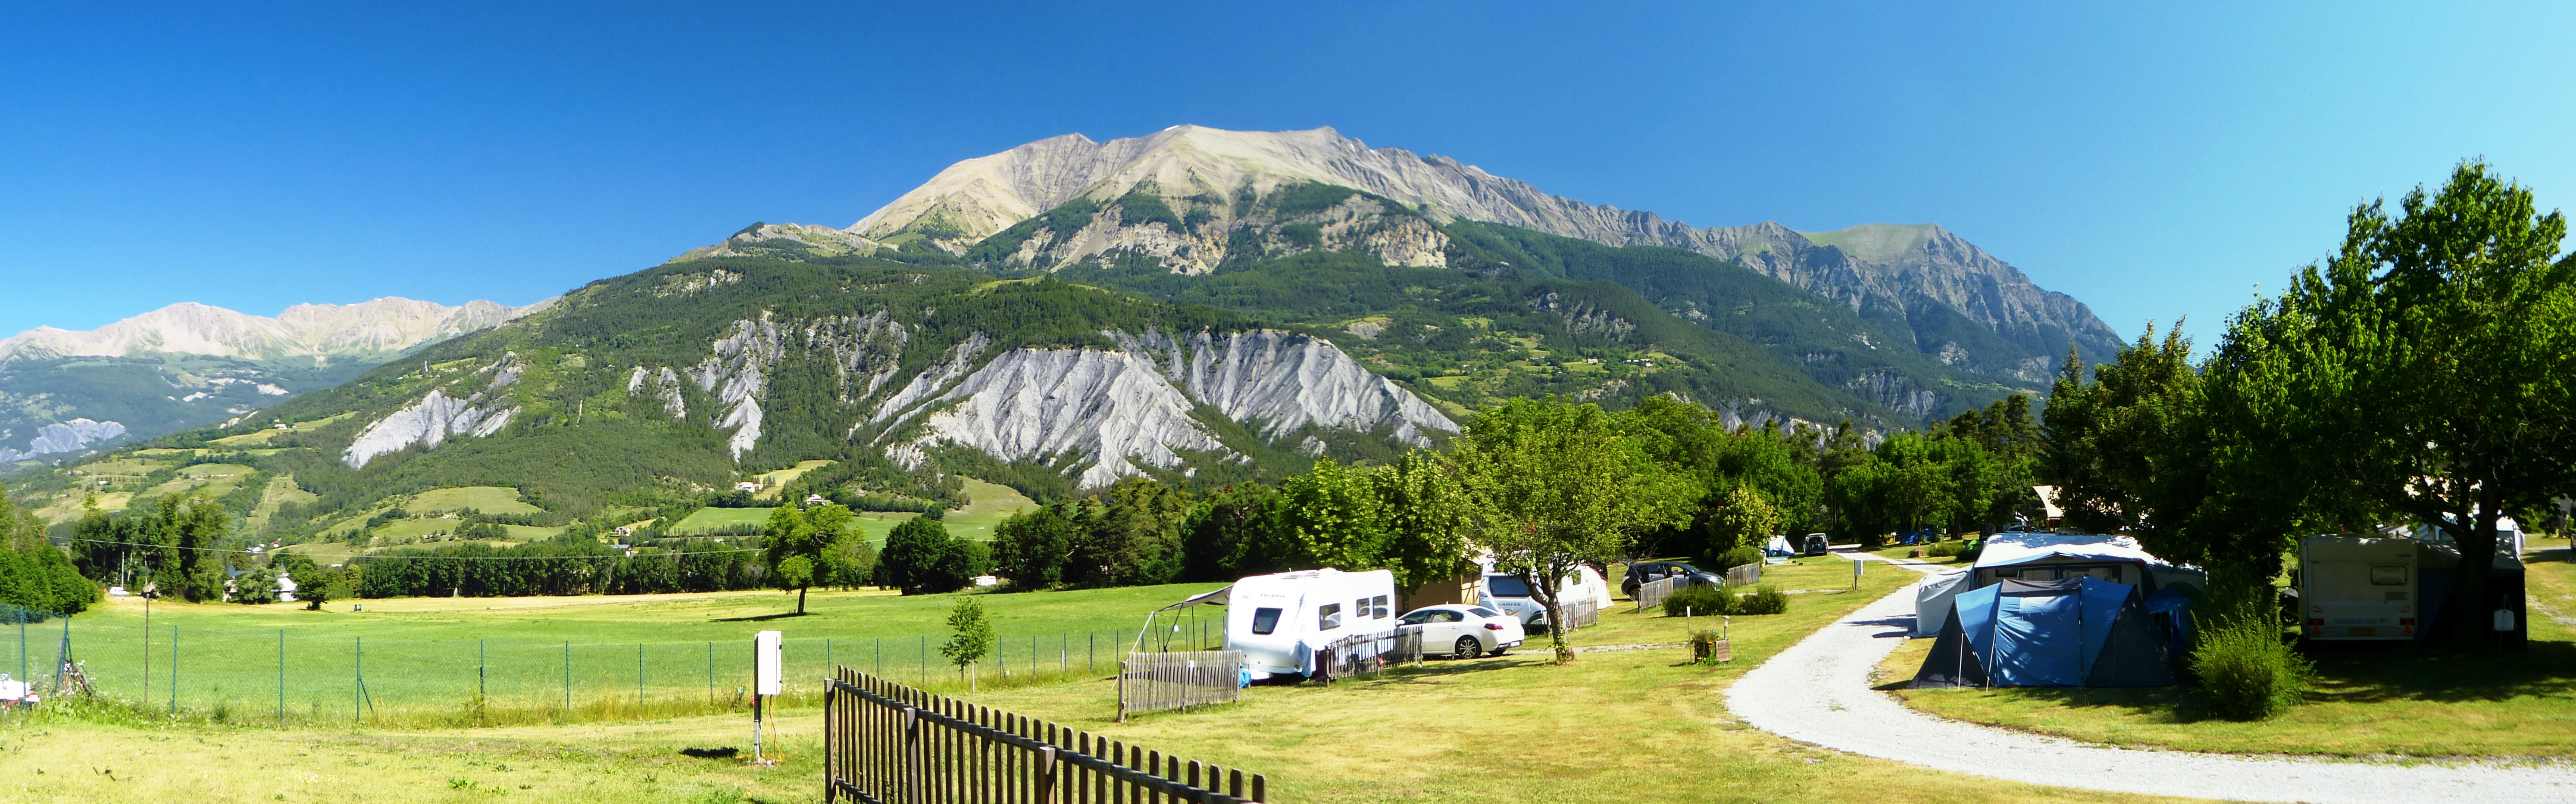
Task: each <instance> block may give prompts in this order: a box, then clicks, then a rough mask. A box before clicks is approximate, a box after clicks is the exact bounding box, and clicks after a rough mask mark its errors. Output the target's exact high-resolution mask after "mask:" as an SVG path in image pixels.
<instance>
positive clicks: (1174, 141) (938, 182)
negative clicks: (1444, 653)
mask: <svg viewBox="0 0 2576 804" xmlns="http://www.w3.org/2000/svg"><path fill="white" fill-rule="evenodd" d="M1301 183H1312V184H1321V185H1330V186H1338V187H1347V188H1352V189H1356V190H1360V191H1363V192H1366V193H1369V194H1371V195H1373V196H1377V197H1381V198H1385V199H1390V200H1392V201H1395V202H1397V203H1400V204H1403V205H1406V206H1408V207H1411V208H1414V209H1417V210H1419V211H1420V213H1421V214H1422V216H1423V217H1424V218H1425V219H1426V220H1427V221H1428V222H1429V223H1431V224H1435V225H1445V224H1447V223H1449V222H1451V221H1454V220H1461V219H1463V220H1471V221H1480V222H1486V223H1497V224H1503V225H1506V226H1511V227H1516V228H1521V229H1529V230H1533V231H1538V232H1545V233H1548V234H1553V235H1558V236H1562V237H1571V238H1577V239H1582V240H1589V241H1592V242H1596V243H1601V244H1605V245H1611V246H1669V247H1674V248H1681V249H1685V250H1689V251H1693V252H1697V253H1700V254H1704V255H1707V256H1710V257H1714V258H1717V259H1720V260H1726V261H1732V262H1737V263H1739V264H1741V265H1744V266H1746V267H1748V268H1751V269H1753V270H1755V271H1759V272H1761V273H1764V274H1767V275H1769V276H1772V277H1774V278H1777V279H1780V280H1783V281H1786V282H1788V283H1790V284H1792V285H1796V286H1798V287H1800V288H1803V289H1805V290H1807V291H1809V292H1812V293H1815V294H1816V295H1819V296H1822V297H1825V298H1827V299H1830V300H1832V301H1834V302H1835V303H1838V304H1841V305H1843V306H1844V307H1845V308H1847V309H1849V310H1851V311H1852V312H1854V313H1856V314H1858V315H1861V316H1863V317H1864V318H1867V319H1870V320H1873V321H1877V322H1881V323H1882V324H1884V325H1886V326H1887V328H1888V329H1889V330H1890V334H1892V335H1894V336H1895V337H1896V338H1898V339H1899V342H1900V343H1901V344H1902V345H1904V346H1906V347H1908V348H1912V349H1915V350H1917V351H1920V352H1923V353H1924V354H1927V355H1932V356H1934V357H1935V358H1936V359H1938V360H1940V361H1941V362H1942V363H1943V364H1945V365H1955V366H1960V367H1963V368H1966V369H1968V370H1971V371H1974V372H1977V373H1981V374H1987V375H1991V376H1996V377H2004V378H2011V379H2015V380H2020V381H2024V382H2044V381H2046V380H2047V379H2048V377H2049V374H2050V372H2051V371H2052V370H2053V369H2054V367H2055V365H2056V361H2057V360H2058V359H2060V358H2061V357H2063V356H2064V354H2065V351H2066V349H2067V348H2068V347H2069V346H2070V345H2072V346H2074V347H2076V348H2077V349H2078V350H2079V351H2081V352H2083V353H2084V354H2085V355H2086V356H2087V357H2088V358H2091V357H2097V356H2103V355H2107V354H2109V352H2110V351H2111V350H2114V349H2117V348H2118V346H2119V344H2120V337H2119V335H2118V333H2116V332H2114V331H2113V330H2112V329H2111V328H2110V327H2109V326H2107V325H2105V324H2103V323H2102V321H2101V320H2100V319H2099V318H2096V317H2095V316H2094V315H2093V313H2092V312H2091V310H2090V309H2088V308H2086V307H2085V306H2084V305H2083V304H2082V303H2081V302H2078V301H2076V300H2075V299H2074V298H2073V297H2070V296H2067V295H2065V294H2063V293H2056V292H2053V291H2049V290H2045V289H2043V288H2040V287H2039V286H2038V285H2037V284H2035V283H2033V282H2032V281H2031V280H2030V278H2029V277H2028V276H2027V275H2024V274H2023V273H2022V272H2021V271H2020V270H2019V269H2017V268H2015V267H2013V266H2012V265H2010V264H2008V263H2005V262H2004V261H2002V260H2000V259H1996V258H1995V257H1993V256H1992V255H1990V254H1987V253H1986V252H1985V251H1983V250H1981V249H1979V248H1977V247H1976V246H1975V245H1973V244H1970V243H1968V242H1967V241H1965V240H1962V239H1960V238H1959V237H1958V236H1956V235H1954V234H1951V233H1950V232H1948V231H1947V230H1944V229H1942V228H1941V227H1939V226H1938V225H1933V224H1925V225H1919V226H1889V225H1869V226H1859V227H1853V228H1851V229H1844V230H1840V231H1835V232H1817V233H1801V232H1795V231H1791V230H1789V229H1788V228H1787V227H1783V226H1780V225H1779V224H1776V223H1761V224H1755V225H1751V226H1738V227H1723V228H1706V229H1703V228H1697V227H1692V226H1689V225H1686V224H1682V223H1678V222H1673V221H1667V220H1664V219H1663V218H1662V217H1660V216H1658V215H1656V214H1655V213H1652V212H1643V211H1635V210H1624V209H1620V208H1617V207H1612V206H1602V205H1594V204H1587V203H1584V202H1581V201H1575V200H1572V199H1568V198H1564V197H1561V196H1556V195H1550V194H1548V193H1545V192H1542V191H1540V190H1539V189H1537V188H1535V187H1532V186H1530V185H1529V184H1528V183H1525V182H1521V181H1517V180H1513V179H1507V178H1502V177H1498V176H1495V175H1493V174H1490V173H1486V172H1485V171H1484V170H1482V169H1480V168H1477V167H1475V166H1473V165H1467V164H1463V163H1460V162H1458V161H1457V160H1454V159H1450V158H1447V157H1442V156H1436V155H1434V156H1418V155H1415V154H1414V153H1412V152H1410V151H1406V150H1402V149H1397V148H1370V147H1368V146H1367V145H1366V144H1364V143H1362V142H1360V141H1359V140H1356V139H1352V138H1348V137H1344V136H1341V135H1340V134H1339V133H1338V132H1335V131H1334V130H1333V129H1330V128H1318V129H1313V130H1308V131H1285V132H1246V131H1225V130H1220V129H1211V128H1203V127H1199V126H1175V127H1172V128H1168V129H1164V130H1162V131H1159V132H1156V133H1154V134H1151V135H1147V136H1144V137H1135V138H1127V139H1114V140H1110V141H1108V142H1094V141H1092V140H1091V139H1089V138H1087V137H1084V136H1082V135H1080V134H1067V135H1063V136H1059V137H1052V138H1048V139H1044V140H1039V141H1037V142H1033V143H1029V144H1027V145H1022V146H1020V147H1017V148H1013V149H1011V150H1008V151H1004V152H1001V153H998V154H993V155H990V156H983V157H977V158H974V159H968V160H965V161H963V162H959V163H957V164H955V165H951V166H949V167H948V168H947V169H946V170H942V171H940V172H939V173H938V174H937V175H935V176H933V177H931V179H930V180H929V181H928V182H925V183H924V184H922V185H921V186H920V187H917V188H915V189H913V190H912V191H911V192H908V193H905V194H904V195H903V196H901V197H899V198H896V199H895V200H894V201H893V202H892V203H888V204H886V205H885V206H884V207H882V208H880V209H878V210H877V211H875V212H873V213H870V214H869V215H868V216H867V217H865V218H862V219H860V220H859V221H858V222H857V223H856V224H854V225H852V226H850V227H849V228H848V229H846V230H839V231H838V232H837V234H838V235H842V236H855V237H858V238H865V239H868V240H871V241H874V242H880V243H884V244H888V245H896V246H900V245H901V244H902V243H903V242H905V241H906V240H907V239H908V238H913V237H918V238H924V239H927V240H928V241H929V242H931V243H932V244H935V245H937V246H939V247H941V248H945V249H947V250H949V251H951V252H954V253H960V254H962V253H965V252H966V250H967V249H969V248H971V247H973V246H975V245H976V244H978V243H980V242H982V241H984V240H986V239H987V238H989V237H991V236H993V235H995V234H998V233H1001V232H1003V231H1005V230H1007V229H1009V228H1011V227H1012V226H1014V225H1018V224H1021V223H1023V222H1025V221H1029V220H1032V219H1035V218H1038V217H1040V216H1042V215H1046V214H1050V212H1051V211H1053V210H1055V209H1057V208H1059V207H1062V206H1064V205H1066V204H1068V203H1071V202H1074V201H1076V200H1084V201H1088V202H1090V203H1092V204H1108V203H1111V202H1114V201H1115V200H1116V199H1118V198H1120V197H1123V196H1127V195H1129V194H1131V193H1134V192H1136V191H1138V189H1139V188H1144V189H1145V191H1146V192H1148V193H1151V194H1154V195H1157V196H1159V197H1161V198H1164V199H1172V198H1192V197H1195V198H1206V199H1212V200H1215V201H1218V202H1224V201H1228V200H1233V199H1237V198H1238V197H1239V196H1241V195H1242V194H1244V193H1246V192H1249V193H1251V194H1253V195H1268V194H1270V193H1272V192H1274V191H1276V190H1277V189H1279V188H1280V187H1283V186H1291V185H1296V184H1301ZM1223 206H1224V204H1223V203H1217V204H1211V205H1210V207H1211V208H1221V207H1223ZM816 228H820V227H816ZM1094 239H1095V240H1098V241H1099V242H1101V244H1102V245H1103V246H1104V247H1114V246H1117V245H1126V244H1125V243H1113V242H1111V241H1110V240H1107V239H1101V238H1094ZM1135 245H1141V246H1145V247H1148V248H1151V247H1152V245H1153V244H1150V243H1137V244H1135ZM1195 251H1196V253H1197V254H1198V255H1199V256H1198V257H1197V258H1196V259H1189V260H1183V261H1181V262H1182V263H1183V264H1181V265H1175V266H1174V267H1175V268H1176V269H1182V270H1188V269H1191V268H1202V267H1205V266H1208V265H1212V264H1214V263H1215V262H1218V261H1221V259H1217V258H1215V256H1216V255H1217V254H1221V253H1222V250H1221V249H1218V248H1209V247H1207V245H1205V244H1200V247H1199V248H1197V249H1196V250H1195Z"/></svg>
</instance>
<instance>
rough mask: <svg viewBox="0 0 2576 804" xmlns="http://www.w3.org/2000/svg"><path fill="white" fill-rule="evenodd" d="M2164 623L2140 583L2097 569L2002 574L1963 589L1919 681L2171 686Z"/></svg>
mask: <svg viewBox="0 0 2576 804" xmlns="http://www.w3.org/2000/svg"><path fill="white" fill-rule="evenodd" d="M2164 630H2165V629H2164V628H2162V627H2160V626H2159V625H2158V620H2157V618H2155V617H2154V616H2153V615H2151V614H2149V613H2148V612H2147V609H2146V606H2145V605H2144V603H2143V601H2142V600H2141V599H2140V598H2139V596H2138V590H2137V587H2134V586H2130V585H2128V584H2124V583H2113V582H2111V581H2105V580H2102V579H2099V578H2093V577H2089V576H2087V577H2077V578H2068V579H2065V580H2058V581H2019V580H2011V581H2003V582H2001V583H1996V584H1993V585H1990V586H1984V587H1979V588H1976V589H1970V590H1968V591H1965V592H1960V593H1959V594H1958V595H1957V596H1956V597H1954V598H1952V599H1951V612H1950V621H1949V622H1948V623H1945V624H1943V625H1942V627H1941V635H1940V637H1938V638H1937V639H1935V640H1934V641H1933V643H1932V654H1931V655H1930V656H1927V657H1925V658H1924V661H1923V669H1922V670H1921V671H1920V672H1917V673H1916V674H1915V677H1914V680H1915V686H1917V687H1955V686H1998V687H2079V686H2081V687H2140V686H2161V685H2165V684H2172V683H2174V681H2173V671H2172V669H2171V668H2170V667H2168V666H2167V663H2168V661H2169V660H2170V657H2171V656H2172V655H2173V652H2172V651H2171V649H2170V647H2169V645H2170V643H2169V640H2168V638H2167V634H2165V633H2164Z"/></svg>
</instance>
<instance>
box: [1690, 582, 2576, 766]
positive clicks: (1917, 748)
mask: <svg viewBox="0 0 2576 804" xmlns="http://www.w3.org/2000/svg"><path fill="white" fill-rule="evenodd" d="M1871 558H1873V559H1875V558H1876V556H1872V557H1871ZM1907 568H1908V569H1916V570H1918V571H1922V570H1923V569H1924V568H1921V567H1910V566H1909V567H1907ZM1913 622H1914V588H1913V587H1910V586H1909V587H1907V588H1905V589H1902V590H1898V591H1897V592H1896V593H1895V594H1892V595H1889V596H1887V597H1885V598H1881V599H1879V600H1878V601H1877V602H1874V603H1871V604H1869V605H1867V606H1863V607H1861V609H1860V610H1859V611H1857V612H1854V613H1853V614H1852V615H1851V616H1848V617H1845V618H1843V620H1842V621H1840V622H1837V623H1834V624H1833V625H1830V626H1827V627H1826V628H1825V629H1824V630H1822V631H1818V632H1816V633H1815V634H1813V635H1811V636H1808V637H1807V638H1806V639H1805V640H1803V641H1801V642H1799V643H1798V644H1797V645H1794V646H1791V647H1790V648H1789V649H1788V650H1785V651H1781V652H1780V654H1779V655H1777V656H1774V657H1772V658H1771V660H1770V661H1768V662H1764V663H1763V664H1762V666H1761V667H1757V668H1754V669H1753V671H1752V672H1749V673H1746V674H1745V675H1744V678H1743V679H1741V680H1738V681H1737V682H1736V683H1735V685H1734V686H1733V687H1730V688H1728V689H1727V691H1726V705H1727V708H1728V709H1731V710H1733V711H1734V712H1735V715H1736V716H1737V717H1740V718H1743V719H1744V721H1745V722H1746V723H1749V724H1752V725H1753V726H1754V727H1756V728H1760V729H1762V730H1764V731H1769V732H1771V733H1774V734H1778V735H1780V736H1782V737H1787V738H1789V739H1792V740H1797V741H1800V742H1805V743H1812V744H1815V745H1820V746H1824V747H1826V748H1831V749H1834V750H1837V751H1844V752H1848V753H1853V754H1861V755H1864V756H1873V757H1879V758H1882V759H1892V760H1896V761H1899V762H1907V763H1912V764H1916V765H1922V766H1925V767H1930V768H1938V769H1941V770H1946V771H1956V772H1959V773H1968V774H1975V775H1979V776H1990V777H1994V778H1998V779H2009V780H2012V781H2016V782H2027V783H2030V784H2038V785H2049V786H2053V787H2066V788H2080V789H2087V790H2108V791H2115V792H2126V793H2149V794H2158V795H2170V796H2189V797H2193V798H2208V799H2224V800H2232V801H2297V802H2313V803H2314V804H2380V803H2381V802H2386V803H2387V804H2418V803H2419V802H2428V801H2461V802H2477V803H2478V804H2519V803H2520V802H2534V804H2538V803H2539V802H2549V804H2561V803H2562V802H2568V801H2576V767H2570V766H2568V765H2565V764H2554V765H2540V766H2508V765H2493V764H2479V763H2441V764H2432V763H2419V764H2406V765H2401V764H2394V763H2373V762H2342V761H2332V760H2316V759H2298V758H2288V757H2243V756H2229V755H2223V754H2196V753H2189V752H2182V751H2142V750H2132V749H2123V748H2106V747H2100V746H2093V745H2087V744H2083V743H2078V742H2075V741H2072V740H2065V739H2059V738H2054V737H2041V736H2037V735H2031V734H2024V733H2021V732H2015V731H2007V730H2004V729H1997V728H1991V727H1986V726H1977V725H1971V724H1967V723H1961V722H1958V721H1954V720H1947V719H1943V718H1937V717H1933V716H1931V715H1926V714H1923V713H1920V712H1916V711H1914V710H1912V709H1907V708H1905V706H1904V705H1903V704H1900V703H1898V702H1897V701H1896V700H1895V699H1894V698H1892V697H1890V696H1888V695H1887V694H1886V693H1882V692H1879V691H1877V690H1873V689H1870V681H1869V677H1870V671H1871V670H1873V669H1874V668H1876V667H1877V666H1878V663H1879V661H1880V660H1882V659H1885V658H1887V654H1888V652H1889V651H1892V650H1895V649H1896V646H1897V645H1898V644H1900V643H1902V642H1904V640H1905V633H1906V631H1907V629H1909V628H1910V627H1911V626H1912V625H1913Z"/></svg>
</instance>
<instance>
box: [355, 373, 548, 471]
mask: <svg viewBox="0 0 2576 804" xmlns="http://www.w3.org/2000/svg"><path fill="white" fill-rule="evenodd" d="M482 401H483V395H482V394H479V393H478V394H475V395H473V396H469V397H466V398H464V399H457V398H455V397H451V396H448V395H447V394H446V392H445V391H443V390H441V389H436V388H433V389H430V392H429V393H428V394H427V395H424V396H422V397H421V398H420V401H418V402H414V403H412V404H411V405H409V406H406V407H404V408H403V409H401V410H397V411H394V412H393V413H390V414H387V415H386V416H385V417H384V418H382V419H378V420H376V421H375V422H374V423H372V424H369V425H367V429H365V430H363V431H360V432H359V433H358V437H357V439H356V440H354V441H351V442H349V448H348V449H346V450H342V451H341V453H340V462H341V463H345V464H348V465H349V468H351V469H358V468H363V467H365V466H366V465H367V462H368V461H372V460H375V459H376V457H377V456H380V455H387V454H391V453H395V452H400V451H402V450H404V449H406V448H408V447H410V446H411V445H413V444H419V445H421V446H422V447H424V448H428V449H437V448H438V445H439V444H440V443H442V442H445V441H446V440H447V438H448V436H467V437H472V438H482V437H484V436H488V435H491V434H493V433H497V432H500V431H501V428H503V427H507V426H509V424H510V417H511V416H513V415H516V414H517V413H518V412H519V409H518V408H517V407H505V408H499V409H497V410H496V409H493V408H491V407H489V406H485V405H480V404H478V403H481V402H482Z"/></svg>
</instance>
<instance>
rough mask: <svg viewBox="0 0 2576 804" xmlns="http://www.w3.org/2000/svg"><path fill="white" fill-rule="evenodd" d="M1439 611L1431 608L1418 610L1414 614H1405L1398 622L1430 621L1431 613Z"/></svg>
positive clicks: (1406, 623)
mask: <svg viewBox="0 0 2576 804" xmlns="http://www.w3.org/2000/svg"><path fill="white" fill-rule="evenodd" d="M1437 613H1438V612H1435V611H1430V610H1424V611H1417V612H1414V613H1412V614H1407V615H1404V619H1402V620H1398V621H1397V622H1401V623H1404V624H1405V625H1421V624H1423V623H1427V622H1430V621H1431V615H1433V614H1437Z"/></svg>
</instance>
